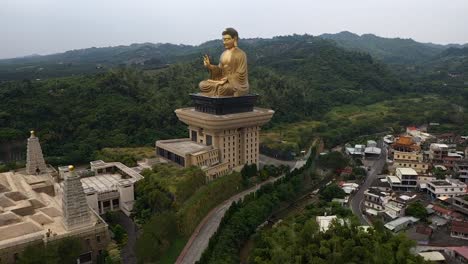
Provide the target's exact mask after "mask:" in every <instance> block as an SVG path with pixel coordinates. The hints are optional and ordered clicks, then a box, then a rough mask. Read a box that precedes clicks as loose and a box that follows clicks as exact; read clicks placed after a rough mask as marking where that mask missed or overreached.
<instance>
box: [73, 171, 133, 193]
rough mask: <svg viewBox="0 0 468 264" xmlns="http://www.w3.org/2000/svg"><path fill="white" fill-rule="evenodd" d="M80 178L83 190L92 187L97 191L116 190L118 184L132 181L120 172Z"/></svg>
mask: <svg viewBox="0 0 468 264" xmlns="http://www.w3.org/2000/svg"><path fill="white" fill-rule="evenodd" d="M80 180H81V183H82V184H83V188H84V189H85V190H90V189H94V190H96V191H97V192H98V193H104V192H109V191H116V190H117V187H118V186H119V185H122V184H129V183H133V181H131V180H128V179H125V178H123V177H122V175H120V174H99V175H97V176H92V177H85V178H81V179H80Z"/></svg>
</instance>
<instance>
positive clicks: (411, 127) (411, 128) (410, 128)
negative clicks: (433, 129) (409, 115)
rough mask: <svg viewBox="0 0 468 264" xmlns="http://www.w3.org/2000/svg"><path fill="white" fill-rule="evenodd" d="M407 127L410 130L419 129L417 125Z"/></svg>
mask: <svg viewBox="0 0 468 264" xmlns="http://www.w3.org/2000/svg"><path fill="white" fill-rule="evenodd" d="M406 129H408V130H418V129H417V128H416V127H414V126H410V127H407V128H406Z"/></svg>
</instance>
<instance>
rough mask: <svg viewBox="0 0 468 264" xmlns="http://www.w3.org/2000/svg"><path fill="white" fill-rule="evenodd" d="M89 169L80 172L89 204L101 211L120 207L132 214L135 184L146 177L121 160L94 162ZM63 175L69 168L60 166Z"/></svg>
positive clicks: (62, 176) (119, 208)
mask: <svg viewBox="0 0 468 264" xmlns="http://www.w3.org/2000/svg"><path fill="white" fill-rule="evenodd" d="M90 164H91V170H90V171H81V172H78V174H79V175H80V176H81V178H80V181H81V184H82V185H83V189H84V192H85V194H86V200H87V202H88V205H89V206H90V207H91V208H93V210H94V211H96V212H98V213H99V214H104V213H106V212H108V211H116V210H121V211H122V212H123V213H125V214H126V215H130V213H131V211H132V209H133V205H134V203H135V196H134V184H135V183H136V182H137V181H139V180H141V179H143V176H141V175H140V174H139V173H137V172H135V171H134V170H132V169H130V168H129V167H127V166H125V165H124V164H122V163H120V162H104V161H102V160H97V161H92V162H90ZM59 172H60V177H61V178H64V176H65V175H67V173H69V172H68V170H67V167H59Z"/></svg>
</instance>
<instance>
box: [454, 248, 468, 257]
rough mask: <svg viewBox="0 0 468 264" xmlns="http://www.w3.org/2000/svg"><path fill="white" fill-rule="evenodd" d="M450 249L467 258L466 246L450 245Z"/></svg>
mask: <svg viewBox="0 0 468 264" xmlns="http://www.w3.org/2000/svg"><path fill="white" fill-rule="evenodd" d="M450 249H451V250H453V251H455V252H457V253H458V254H460V255H461V256H463V257H464V258H465V259H468V247H467V246H464V247H450Z"/></svg>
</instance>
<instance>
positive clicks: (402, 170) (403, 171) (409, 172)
mask: <svg viewBox="0 0 468 264" xmlns="http://www.w3.org/2000/svg"><path fill="white" fill-rule="evenodd" d="M396 170H397V171H400V173H401V174H402V175H414V176H417V175H418V173H417V172H416V171H415V170H414V169H412V168H396Z"/></svg>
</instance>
